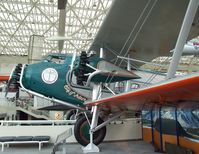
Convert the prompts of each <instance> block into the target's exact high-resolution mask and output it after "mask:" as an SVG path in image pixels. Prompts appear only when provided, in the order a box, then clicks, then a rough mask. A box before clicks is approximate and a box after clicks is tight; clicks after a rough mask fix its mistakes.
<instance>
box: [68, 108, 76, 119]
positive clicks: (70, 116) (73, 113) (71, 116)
mask: <svg viewBox="0 0 199 154" xmlns="http://www.w3.org/2000/svg"><path fill="white" fill-rule="evenodd" d="M76 113H77V111H76V110H70V111H69V113H68V114H67V117H66V120H76Z"/></svg>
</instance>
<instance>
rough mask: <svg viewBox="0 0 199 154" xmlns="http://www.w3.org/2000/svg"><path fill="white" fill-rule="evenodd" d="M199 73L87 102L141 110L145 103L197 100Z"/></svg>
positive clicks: (174, 102)
mask: <svg viewBox="0 0 199 154" xmlns="http://www.w3.org/2000/svg"><path fill="white" fill-rule="evenodd" d="M198 81H199V73H197V74H194V75H188V76H185V77H179V78H175V79H171V80H168V81H165V82H162V83H160V84H156V85H153V86H150V87H145V88H141V89H138V90H134V91H131V92H128V93H123V94H120V95H116V96H112V97H108V98H104V99H101V100H97V101H94V102H87V103H86V105H87V106H95V105H97V106H99V107H100V108H104V109H105V110H111V111H117V110H141V109H142V108H143V105H145V104H154V103H155V104H162V105H165V104H171V105H175V104H176V103H177V102H179V101H199V94H198V91H199V84H198Z"/></svg>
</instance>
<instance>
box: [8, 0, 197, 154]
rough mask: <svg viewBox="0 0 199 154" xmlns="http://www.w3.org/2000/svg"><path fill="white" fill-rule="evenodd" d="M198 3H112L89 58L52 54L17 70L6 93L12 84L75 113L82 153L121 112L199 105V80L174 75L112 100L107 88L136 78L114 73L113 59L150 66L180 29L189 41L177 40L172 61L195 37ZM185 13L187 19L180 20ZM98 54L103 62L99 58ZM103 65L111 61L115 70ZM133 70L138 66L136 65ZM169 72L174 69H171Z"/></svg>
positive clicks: (153, 0)
mask: <svg viewBox="0 0 199 154" xmlns="http://www.w3.org/2000/svg"><path fill="white" fill-rule="evenodd" d="M198 3H199V2H198V0H195V1H194V0H191V1H190V3H189V1H187V0H167V1H158V0H143V1H140V0H126V1H120V0H115V1H114V2H113V4H112V7H111V9H110V11H109V13H108V15H107V17H106V19H105V21H104V23H103V24H102V26H101V28H100V30H99V32H98V34H97V36H96V38H95V39H94V41H93V43H92V45H91V47H90V49H89V51H88V52H82V53H81V55H80V56H77V55H76V53H75V52H74V53H73V55H72V56H71V55H63V54H51V55H49V56H48V57H47V58H46V59H45V60H44V61H42V62H39V63H36V64H29V65H21V64H18V65H17V66H16V68H15V69H14V71H13V73H12V74H11V78H10V80H9V83H8V87H9V85H10V84H14V85H15V86H16V87H17V88H20V89H21V90H24V91H27V92H28V93H30V94H33V95H35V96H39V97H42V98H45V99H48V100H51V101H52V102H56V103H59V104H62V105H65V106H69V107H71V108H74V109H79V110H80V111H81V113H80V114H79V116H78V119H77V121H76V124H75V127H74V134H75V137H76V139H77V141H78V143H80V144H81V145H83V146H86V145H87V146H86V147H85V149H84V150H85V151H93V152H94V151H99V149H98V147H96V146H95V145H98V144H100V143H101V142H102V141H103V139H104V137H105V134H106V125H107V124H108V123H109V122H111V121H113V120H115V119H116V118H118V117H120V116H121V115H122V114H123V113H124V112H126V111H136V112H140V111H141V110H142V107H143V106H144V105H145V104H159V105H165V104H172V105H177V104H178V102H180V101H181V100H183V101H187V100H192V101H198V100H199V95H198V90H199V84H198V80H199V74H198V73H196V74H192V75H187V76H183V77H179V78H173V77H174V76H173V72H174V74H175V71H176V70H175V69H173V70H171V72H170V73H168V74H170V75H168V77H167V78H168V80H165V81H162V82H161V83H158V84H154V85H151V86H147V87H143V88H140V89H136V90H133V91H130V92H127V93H122V94H116V93H114V92H113V90H112V89H111V88H110V87H108V85H109V84H110V83H113V82H118V81H125V80H132V79H138V78H139V76H137V75H136V74H134V73H132V72H131V71H127V70H125V69H122V68H120V67H118V66H120V65H121V64H122V61H123V60H120V59H118V58H117V56H124V57H126V56H127V54H130V56H131V57H133V58H134V59H140V60H143V61H150V60H152V59H154V58H155V57H159V56H163V55H169V54H170V51H171V50H172V49H173V48H174V47H175V43H176V40H177V38H178V34H179V32H180V27H181V25H182V23H183V26H182V29H181V32H183V34H187V33H186V32H189V30H190V29H191V31H190V33H189V36H188V34H187V36H181V35H179V39H178V41H177V42H181V45H176V47H175V49H174V51H175V52H174V55H175V53H179V52H178V50H179V49H183V47H184V44H185V41H186V40H187V39H190V38H193V37H195V36H197V35H198V32H199V30H198V19H199V18H198V17H199V11H196V10H197V8H198ZM190 8H191V9H190ZM186 10H188V11H187V13H186V16H188V17H189V18H186V16H185V18H184V15H185V12H186ZM190 10H191V11H190ZM194 11H195V12H194ZM190 12H191V13H192V15H190V14H191V13H190ZM194 15H195V20H192V19H193V17H194ZM183 19H184V22H183ZM187 19H189V22H188V24H187V23H186V21H187ZM184 23H186V24H185V25H184ZM192 23H193V24H192ZM183 28H184V29H183ZM185 31H186V32H185ZM179 40H180V41H179ZM177 44H178V43H177ZM101 48H102V49H103V51H104V52H103V53H104V57H103V56H99V55H102V54H100V49H101ZM102 49H101V51H102ZM90 51H96V52H97V54H96V55H93V54H90V53H91V52H90ZM101 53H102V52H101ZM180 56H181V55H178V56H177V57H178V58H180ZM115 58H116V59H115ZM105 59H107V60H109V61H112V60H114V61H112V62H114V64H112V63H110V62H108V61H107V60H105ZM173 59H175V58H173ZM175 60H176V59H175ZM176 62H177V63H178V60H176ZM116 65H118V66H116ZM134 66H140V63H138V62H135V63H134ZM172 67H174V68H175V67H176V66H175V65H173V64H172V65H171V67H170V68H172ZM170 78H171V79H170Z"/></svg>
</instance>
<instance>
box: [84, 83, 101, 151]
mask: <svg viewBox="0 0 199 154" xmlns="http://www.w3.org/2000/svg"><path fill="white" fill-rule="evenodd" d="M100 95H101V84H94V85H93V93H92V101H94V100H97V99H99V96H100ZM98 118H99V109H98V107H97V106H94V107H92V121H91V126H90V130H89V131H90V143H89V144H88V145H87V146H86V147H83V148H82V150H83V152H84V153H90V152H99V151H100V150H99V148H98V147H97V146H96V145H95V144H94V143H93V133H94V131H93V129H94V128H95V127H96V126H97V122H98Z"/></svg>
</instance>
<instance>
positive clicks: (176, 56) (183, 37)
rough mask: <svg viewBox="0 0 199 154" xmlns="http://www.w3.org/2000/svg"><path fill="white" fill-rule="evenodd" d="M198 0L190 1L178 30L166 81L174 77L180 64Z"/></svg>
mask: <svg viewBox="0 0 199 154" xmlns="http://www.w3.org/2000/svg"><path fill="white" fill-rule="evenodd" d="M198 5H199V0H190V2H189V6H188V8H187V11H186V14H185V17H184V21H183V24H182V27H181V30H180V34H179V36H178V40H177V42H176V46H175V49H174V53H173V57H172V61H171V64H170V66H169V69H168V72H167V77H166V78H167V79H170V78H173V77H175V73H176V70H177V67H178V64H179V62H180V58H181V56H182V52H183V48H184V45H185V43H186V41H187V38H188V35H189V32H190V29H191V25H192V23H193V20H194V17H195V14H196V11H197V9H198Z"/></svg>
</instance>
